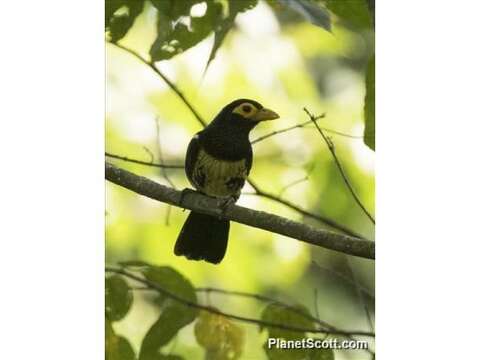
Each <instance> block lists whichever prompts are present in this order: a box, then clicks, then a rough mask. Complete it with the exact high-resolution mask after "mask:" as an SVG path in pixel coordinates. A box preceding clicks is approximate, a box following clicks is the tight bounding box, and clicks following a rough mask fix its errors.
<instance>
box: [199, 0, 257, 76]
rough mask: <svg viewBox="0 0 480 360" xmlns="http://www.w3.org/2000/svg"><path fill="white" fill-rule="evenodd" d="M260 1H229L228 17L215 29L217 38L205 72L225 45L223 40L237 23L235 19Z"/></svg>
mask: <svg viewBox="0 0 480 360" xmlns="http://www.w3.org/2000/svg"><path fill="white" fill-rule="evenodd" d="M257 4H258V0H243V1H238V0H229V1H228V16H227V17H226V18H225V19H224V20H222V21H221V22H220V24H219V25H218V26H217V28H216V29H215V37H214V41H213V47H212V51H211V52H210V56H209V58H208V61H207V65H206V67H205V71H206V70H207V68H208V65H210V63H211V62H212V60H213V59H214V58H215V55H216V53H217V51H218V49H219V48H220V46H221V45H222V43H223V40H224V39H225V37H226V36H227V34H228V32H229V31H230V29H231V28H232V27H233V24H234V23H235V17H236V16H237V15H238V14H239V13H241V12H244V11H247V10H250V9H253V8H254V7H255V6H257Z"/></svg>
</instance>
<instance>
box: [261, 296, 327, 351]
mask: <svg viewBox="0 0 480 360" xmlns="http://www.w3.org/2000/svg"><path fill="white" fill-rule="evenodd" d="M301 314H305V315H307V316H302V315H301ZM308 316H311V315H310V313H309V311H308V309H307V308H306V307H304V306H301V305H297V306H296V307H295V308H294V309H290V308H286V307H284V306H281V305H277V304H270V305H268V306H267V307H266V308H265V309H264V310H263V313H262V320H263V321H265V322H269V323H275V324H288V325H291V326H295V327H297V328H314V325H315V324H314V323H313V321H312V320H311V319H309V318H308ZM267 331H268V337H269V338H276V339H277V338H278V339H284V340H287V341H288V340H302V339H304V338H305V337H306V334H305V333H302V332H298V331H291V330H283V329H278V328H274V327H267ZM263 348H264V350H265V352H266V354H267V356H268V358H269V359H271V360H301V359H306V358H307V359H328V358H329V356H331V358H332V359H333V352H332V351H331V350H330V351H326V350H323V349H289V350H288V351H285V350H284V349H281V348H276V347H271V348H269V347H268V343H267V342H265V344H264V346H263ZM327 354H328V355H327Z"/></svg>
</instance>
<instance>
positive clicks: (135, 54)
mask: <svg viewBox="0 0 480 360" xmlns="http://www.w3.org/2000/svg"><path fill="white" fill-rule="evenodd" d="M109 43H110V44H112V45H113V46H116V47H117V48H119V49H122V50H123V51H126V52H128V53H129V54H131V55H133V56H135V57H136V58H137V59H138V60H140V61H141V62H143V63H144V64H145V65H147V66H148V67H149V68H150V69H152V70H153V71H154V72H155V73H156V74H157V75H158V76H160V77H161V78H162V80H163V81H165V83H166V84H167V85H168V86H169V87H170V89H172V91H173V92H174V93H175V94H177V96H178V97H179V98H180V100H182V101H183V103H184V104H185V105H186V106H187V107H188V109H189V110H190V111H191V113H192V114H193V116H195V118H196V119H197V120H198V122H200V123H201V124H202V125H203V126H206V125H207V123H206V121H205V120H203V118H202V117H201V116H200V114H199V113H198V111H197V110H196V109H195V108H194V107H193V105H192V104H190V102H189V101H188V100H187V99H186V98H185V95H183V93H182V92H181V91H180V90H179V89H178V88H177V87H176V86H175V84H174V83H173V82H172V81H171V80H170V79H169V78H168V77H167V76H166V75H165V74H164V73H162V72H161V71H160V70H159V69H158V68H157V67H156V66H155V64H154V63H153V62H151V61H148V60H146V59H144V58H143V56H142V55H140V54H139V53H137V52H136V51H135V50H132V49H129V48H127V47H125V46H123V45H121V44H119V43H113V42H111V41H109Z"/></svg>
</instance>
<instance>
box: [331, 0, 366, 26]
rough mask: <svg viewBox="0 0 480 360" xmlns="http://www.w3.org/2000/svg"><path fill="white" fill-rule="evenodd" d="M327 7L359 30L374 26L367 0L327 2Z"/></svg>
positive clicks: (335, 0)
mask: <svg viewBox="0 0 480 360" xmlns="http://www.w3.org/2000/svg"><path fill="white" fill-rule="evenodd" d="M325 5H326V7H327V9H328V10H330V11H331V12H333V13H334V14H335V15H337V16H338V17H340V18H342V19H343V20H345V21H347V22H348V23H349V24H351V25H353V26H355V27H357V28H359V29H363V28H369V27H371V26H372V20H371V16H370V11H369V10H368V4H367V2H366V0H325Z"/></svg>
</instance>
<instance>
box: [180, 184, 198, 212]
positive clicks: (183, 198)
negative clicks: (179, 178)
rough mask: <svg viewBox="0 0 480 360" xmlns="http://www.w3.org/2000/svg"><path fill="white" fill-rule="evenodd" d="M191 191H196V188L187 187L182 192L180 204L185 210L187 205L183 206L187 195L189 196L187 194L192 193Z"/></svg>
mask: <svg viewBox="0 0 480 360" xmlns="http://www.w3.org/2000/svg"><path fill="white" fill-rule="evenodd" d="M191 193H196V191H195V190H192V189H190V188H185V189H183V190H182V192H181V194H180V201H179V205H180V207H181V208H183V211H185V207H184V206H183V201H184V200H185V197H186V196H187V194H191Z"/></svg>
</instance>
